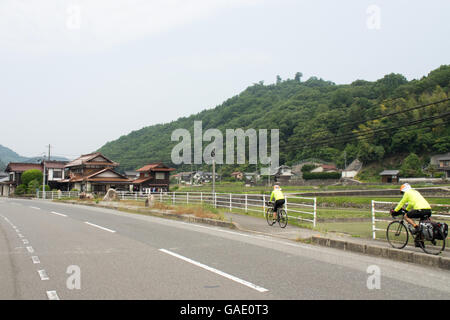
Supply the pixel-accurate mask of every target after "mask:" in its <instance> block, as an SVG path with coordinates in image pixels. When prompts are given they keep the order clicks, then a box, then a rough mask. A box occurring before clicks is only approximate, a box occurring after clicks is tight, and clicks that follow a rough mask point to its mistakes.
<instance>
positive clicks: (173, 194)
mask: <svg viewBox="0 0 450 320" xmlns="http://www.w3.org/2000/svg"><path fill="white" fill-rule="evenodd" d="M172 203H173V204H175V192H172Z"/></svg>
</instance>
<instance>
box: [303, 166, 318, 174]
mask: <svg viewBox="0 0 450 320" xmlns="http://www.w3.org/2000/svg"><path fill="white" fill-rule="evenodd" d="M315 168H317V166H316V165H314V164H305V165H304V166H303V167H302V172H303V173H306V172H311V170H314V169H315Z"/></svg>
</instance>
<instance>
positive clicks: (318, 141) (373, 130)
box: [300, 112, 450, 146]
mask: <svg viewBox="0 0 450 320" xmlns="http://www.w3.org/2000/svg"><path fill="white" fill-rule="evenodd" d="M448 115H450V112H447V113H443V114H439V115H437V116H433V117H429V118H423V119H418V120H413V121H410V122H406V123H404V124H403V126H408V125H414V124H417V123H421V122H425V121H429V120H436V119H439V118H441V117H446V116H448ZM391 128H398V126H394V127H381V128H376V129H371V128H368V129H367V130H364V131H359V132H356V133H355V132H350V133H346V134H342V135H337V136H334V137H332V139H336V138H345V137H350V136H353V135H356V136H358V135H366V134H373V133H377V132H379V131H384V130H385V129H391ZM328 140H330V138H320V139H315V140H312V141H310V142H309V143H306V144H302V145H300V146H307V145H312V144H315V143H320V142H322V141H328Z"/></svg>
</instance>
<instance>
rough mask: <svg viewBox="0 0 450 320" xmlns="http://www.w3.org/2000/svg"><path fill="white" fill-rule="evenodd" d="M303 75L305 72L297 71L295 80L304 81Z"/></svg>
mask: <svg viewBox="0 0 450 320" xmlns="http://www.w3.org/2000/svg"><path fill="white" fill-rule="evenodd" d="M302 77H303V73H301V72H297V73H296V74H295V77H294V80H295V81H298V82H301V81H302Z"/></svg>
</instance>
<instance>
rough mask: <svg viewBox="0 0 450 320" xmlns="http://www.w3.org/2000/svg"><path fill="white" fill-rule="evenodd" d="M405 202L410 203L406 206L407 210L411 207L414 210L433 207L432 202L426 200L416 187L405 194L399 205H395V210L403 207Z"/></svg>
mask: <svg viewBox="0 0 450 320" xmlns="http://www.w3.org/2000/svg"><path fill="white" fill-rule="evenodd" d="M405 203H408V207H406V210H407V211H409V210H410V209H411V208H412V209H414V210H421V209H431V206H430V204H429V203H428V201H427V200H425V198H424V197H422V195H421V194H420V193H419V191H417V190H414V189H409V190H408V191H406V192H405V194H404V195H403V198H402V200H400V202H399V203H398V205H397V206H396V207H395V209H394V210H395V211H398V210H400V209H401V208H403V206H404V205H405Z"/></svg>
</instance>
